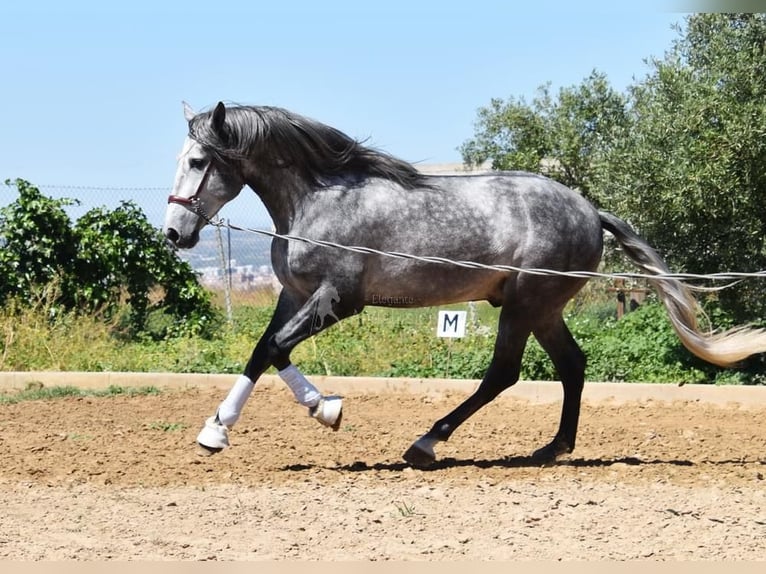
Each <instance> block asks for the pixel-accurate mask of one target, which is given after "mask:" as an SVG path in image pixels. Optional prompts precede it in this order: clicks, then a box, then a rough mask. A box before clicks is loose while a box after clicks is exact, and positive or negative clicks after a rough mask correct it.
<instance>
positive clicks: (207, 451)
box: [197, 443, 223, 456]
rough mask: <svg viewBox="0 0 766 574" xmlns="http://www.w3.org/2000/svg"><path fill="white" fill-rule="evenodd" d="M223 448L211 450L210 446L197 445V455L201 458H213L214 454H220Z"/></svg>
mask: <svg viewBox="0 0 766 574" xmlns="http://www.w3.org/2000/svg"><path fill="white" fill-rule="evenodd" d="M222 450H223V449H222V448H210V447H209V446H205V445H204V444H200V443H197V454H198V455H199V456H213V455H214V454H218V453H219V452H221V451H222Z"/></svg>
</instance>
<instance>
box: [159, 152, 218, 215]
mask: <svg viewBox="0 0 766 574" xmlns="http://www.w3.org/2000/svg"><path fill="white" fill-rule="evenodd" d="M212 169H213V160H212V159H211V160H210V163H208V164H207V167H206V168H205V172H204V173H203V174H202V179H201V180H200V182H199V185H198V186H197V191H195V192H194V195H192V196H191V197H182V196H180V195H169V196H168V203H178V204H180V205H183V206H186V207H189V208H190V209H191V210H192V211H193V212H194V213H196V214H197V215H203V214H202V213H201V210H200V208H199V201H200V197H199V196H200V194H201V193H202V192H203V190H204V189H205V186H207V180H208V179H209V178H210V172H211V171H212Z"/></svg>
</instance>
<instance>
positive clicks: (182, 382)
mask: <svg viewBox="0 0 766 574" xmlns="http://www.w3.org/2000/svg"><path fill="white" fill-rule="evenodd" d="M310 378H311V380H312V382H314V384H315V385H316V386H317V387H318V388H319V389H320V390H321V391H322V392H323V393H325V394H339V395H343V394H351V393H391V392H394V393H420V394H426V395H429V394H430V395H433V394H437V395H438V394H443V393H446V392H450V391H456V392H460V393H470V392H471V391H473V390H474V389H475V388H476V386H477V385H478V383H479V381H477V380H464V379H419V378H381V377H335V376H311V377H310ZM235 379H236V375H231V374H223V375H222V374H189V373H184V374H179V373H137V372H130V373H124V372H77V371H7V372H0V392H3V391H13V390H20V389H24V388H26V387H27V386H28V385H29V384H30V383H42V384H43V385H44V386H46V387H52V386H74V387H78V388H83V389H106V388H108V387H110V386H121V387H145V386H154V387H157V388H161V389H162V388H170V389H189V388H217V389H222V390H224V391H225V390H228V389H229V388H230V387H231V385H232V384H233V383H234V380H235ZM257 388H258V389H264V390H265V389H268V388H280V389H282V388H284V383H283V382H282V381H281V380H280V379H279V378H278V377H277V376H276V375H263V376H262V377H261V379H260V380H259V381H258V386H257ZM503 396H508V397H513V398H517V399H522V400H525V401H528V402H530V403H532V404H540V403H550V402H558V401H560V400H561V398H562V390H561V384H560V383H558V382H556V381H520V382H519V383H517V384H516V385H514V386H513V387H511V388H510V389H508V390H507V391H505V392H504V393H503ZM583 401H584V402H590V403H599V402H610V403H615V404H619V403H624V402H630V401H661V402H673V401H692V402H700V403H707V404H716V405H723V406H733V405H738V406H739V407H741V408H758V407H766V386H740V385H722V386H715V385H699V384H695V385H683V386H681V385H673V384H660V383H599V382H588V383H586V384H585V390H584V392H583Z"/></svg>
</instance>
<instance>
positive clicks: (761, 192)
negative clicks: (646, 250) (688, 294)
mask: <svg viewBox="0 0 766 574" xmlns="http://www.w3.org/2000/svg"><path fill="white" fill-rule="evenodd" d="M679 32H680V33H679V38H678V39H677V40H676V41H675V42H674V44H673V46H672V47H671V49H670V50H669V51H668V52H666V54H665V56H664V58H663V59H655V60H653V61H652V65H653V68H654V69H653V72H652V73H651V74H650V75H649V76H648V77H647V78H646V80H645V81H643V82H641V83H639V84H638V85H636V86H634V87H633V88H632V90H631V104H632V105H631V107H630V113H631V122H630V123H631V129H630V130H628V131H626V132H625V133H624V137H622V138H621V139H620V141H619V142H616V145H615V146H614V147H613V149H612V151H611V153H610V156H609V159H608V162H607V163H608V166H607V168H606V169H605V170H603V171H601V172H600V173H599V182H598V184H597V185H598V186H599V187H600V190H601V191H600V194H601V195H604V196H605V195H608V196H609V197H610V198H611V199H610V202H611V204H612V205H613V206H615V210H616V211H617V212H618V213H620V214H621V215H623V216H626V217H628V218H629V219H630V220H631V221H632V223H634V224H635V225H636V226H637V227H638V228H639V230H640V231H641V233H642V234H643V235H644V236H645V237H647V239H648V240H649V241H650V242H651V243H652V244H653V245H655V246H656V247H657V248H658V250H660V251H661V252H662V253H663V255H664V256H665V257H666V258H667V259H668V261H669V262H670V264H671V267H673V268H675V269H677V270H679V271H689V272H698V273H711V272H721V271H755V270H761V269H764V268H766V250H765V248H764V247H765V246H764V238H765V237H766V73H764V72H765V71H766V51H765V48H766V15H765V14H695V15H692V16H689V17H688V18H687V19H686V22H685V28H683V29H679ZM721 304H722V306H723V307H724V308H725V309H726V310H727V311H728V312H730V313H731V314H732V315H733V316H735V318H737V319H738V320H743V319H752V318H753V317H763V315H764V311H766V285H764V284H763V282H756V281H749V282H746V283H743V284H742V285H741V286H740V287H738V288H737V289H732V290H727V291H725V292H723V293H722V294H721Z"/></svg>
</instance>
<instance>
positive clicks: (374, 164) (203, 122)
mask: <svg viewBox="0 0 766 574" xmlns="http://www.w3.org/2000/svg"><path fill="white" fill-rule="evenodd" d="M212 114H213V112H205V113H202V114H198V115H197V116H195V117H194V118H193V119H192V121H191V122H190V123H189V136H190V137H191V138H192V139H194V140H196V141H197V142H199V143H200V144H201V145H202V146H204V147H205V148H207V149H208V150H209V151H210V152H212V153H213V154H214V155H215V156H216V158H217V160H218V161H221V162H223V163H225V164H229V165H234V166H236V165H237V164H238V163H239V162H241V161H246V160H254V159H257V160H260V161H266V162H269V164H271V165H272V166H274V167H276V166H281V167H287V168H289V169H294V170H297V171H298V172H299V173H301V175H303V177H304V178H305V179H306V180H307V181H308V182H309V183H311V184H312V185H318V186H322V185H326V184H327V183H328V181H331V180H332V179H333V178H336V177H337V176H348V175H352V176H358V177H360V178H362V179H367V178H372V177H379V178H383V179H388V180H391V181H393V182H395V183H397V184H399V185H400V186H402V187H404V188H405V189H414V188H418V187H427V186H428V184H427V180H426V176H424V175H423V174H421V173H420V172H418V170H417V169H415V167H414V166H412V165H411V164H409V163H407V162H406V161H403V160H401V159H398V158H395V157H393V156H391V155H389V154H387V153H385V152H382V151H380V150H376V149H374V148H371V147H368V146H366V145H363V144H362V143H361V142H359V141H357V140H355V139H353V138H351V137H349V136H347V135H346V134H344V133H343V132H341V131H340V130H337V129H335V128H333V127H330V126H327V125H325V124H323V123H320V122H318V121H315V120H312V119H310V118H306V117H304V116H301V115H299V114H296V113H293V112H290V111H288V110H285V109H282V108H277V107H271V106H234V107H227V108H226V124H225V126H224V132H223V134H219V133H217V132H216V130H215V129H213V126H212Z"/></svg>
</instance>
